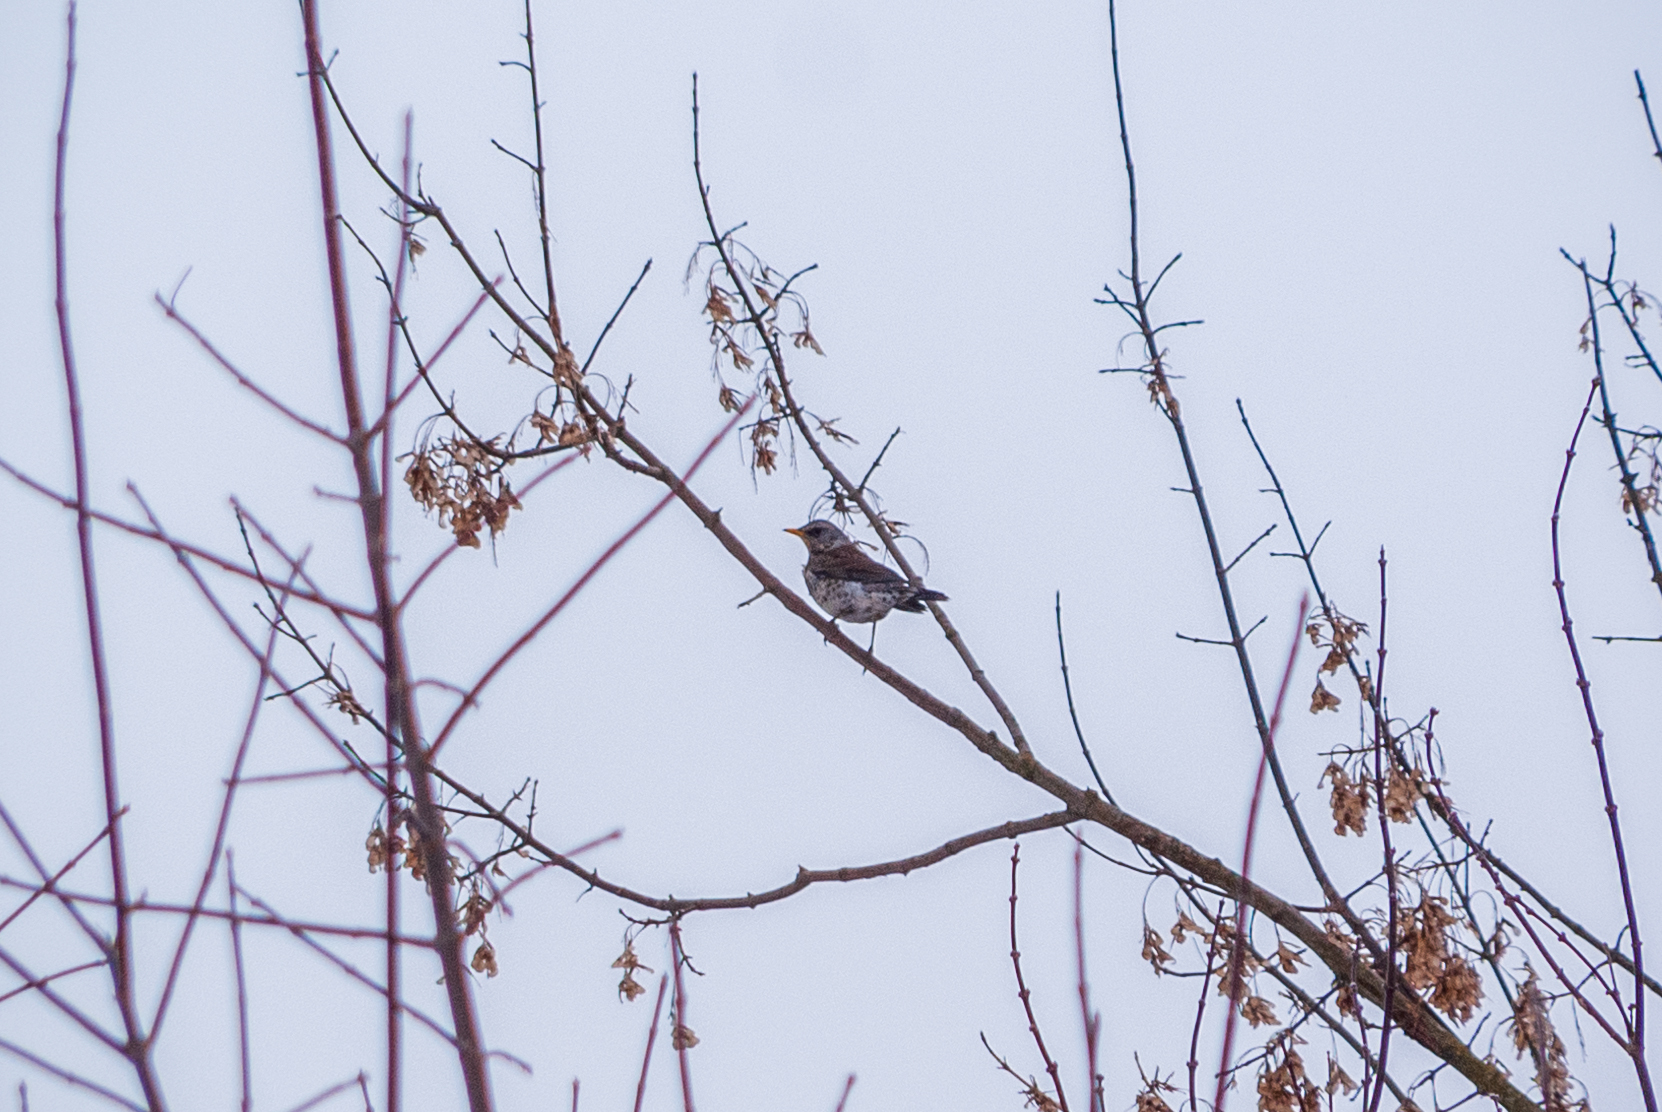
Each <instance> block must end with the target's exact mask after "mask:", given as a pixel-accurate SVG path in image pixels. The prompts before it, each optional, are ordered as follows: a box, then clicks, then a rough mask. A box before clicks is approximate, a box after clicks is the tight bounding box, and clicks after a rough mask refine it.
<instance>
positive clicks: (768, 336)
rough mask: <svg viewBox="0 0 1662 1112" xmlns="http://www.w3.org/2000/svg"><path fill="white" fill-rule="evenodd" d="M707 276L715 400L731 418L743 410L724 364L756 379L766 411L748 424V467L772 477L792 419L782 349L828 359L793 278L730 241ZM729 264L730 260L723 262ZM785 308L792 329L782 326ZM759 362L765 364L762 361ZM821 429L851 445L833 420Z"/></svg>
mask: <svg viewBox="0 0 1662 1112" xmlns="http://www.w3.org/2000/svg"><path fill="white" fill-rule="evenodd" d="M710 247H711V245H710V244H705V245H703V246H702V247H701V248H700V249H699V251H698V252H697V253H695V254H694V255H693V258H692V260H691V262H690V263H689V264H688V275H689V277H690V276H691V274H692V273H693V272H694V271H696V269H697V268H698V265H699V262H700V260H701V258H705V257H707V256H705V255H704V252H705V251H707V250H709V249H710ZM713 254H714V256H715V257H714V258H713V259H712V260H711V261H710V264H709V267H708V269H707V270H706V271H705V274H704V294H705V297H704V308H703V314H704V316H705V317H706V318H707V319H708V320H709V322H710V346H711V348H712V354H711V371H712V373H713V374H714V375H715V378H716V383H717V394H716V400H717V402H718V403H719V404H720V405H721V408H722V409H723V410H724V411H726V412H728V413H734V412H737V411H738V410H739V408H740V407H741V406H742V405H743V402H742V401H741V400H740V394H739V392H738V391H736V390H734V389H733V388H732V387H731V386H729V385H728V384H727V383H726V381H725V380H724V379H723V377H722V367H723V364H728V365H730V366H731V367H732V369H733V370H734V371H737V372H741V373H743V374H747V375H753V376H754V377H755V392H756V394H757V395H758V396H759V397H760V398H761V399H762V402H763V405H762V411H761V414H760V415H759V416H758V417H757V419H756V422H755V423H754V424H752V425H751V426H749V431H750V464H751V468H752V469H753V470H756V471H761V472H762V473H763V474H772V473H773V472H774V471H775V470H777V468H778V466H779V448H778V440H779V434H780V432H781V431H783V428H784V426H785V424H786V422H787V421H788V420H789V419H790V417H791V416H792V414H791V411H790V404H789V402H788V400H787V399H786V397H785V394H784V388H783V375H784V368H783V367H782V366H780V365H779V360H778V359H777V358H776V357H775V356H776V355H782V354H783V344H784V342H785V340H786V339H789V340H790V342H791V346H792V347H794V348H797V349H800V350H807V351H812V352H814V353H816V354H818V355H824V354H825V349H824V348H822V347H821V346H820V343H819V340H817V339H816V338H815V337H814V333H813V329H812V327H811V325H810V323H809V318H808V303H807V301H806V300H805V299H804V298H803V297H802V295H801V294H800V293H798V292H796V291H795V290H793V289H791V288H790V284H791V279H790V278H786V277H784V276H783V275H781V274H779V273H778V272H777V271H775V270H774V269H773V268H771V267H769V266H768V265H767V264H766V263H764V262H762V261H761V259H759V258H757V257H756V256H755V254H754V253H753V252H751V251H750V250H749V249H748V248H746V247H745V246H743V245H742V244H740V243H739V242H738V241H736V240H734V239H731V238H728V239H726V240H724V241H723V242H722V244H721V246H720V248H719V249H718V250H716V251H714V252H713ZM724 260H725V261H724ZM728 262H731V263H732V264H733V268H734V269H735V270H739V271H741V272H742V273H743V275H744V278H743V285H742V286H740V285H735V284H734V276H733V273H732V272H731V271H730V270H729V269H728V265H727V264H728ZM786 310H788V311H789V312H790V314H791V316H792V318H794V321H793V323H794V325H795V327H794V329H793V328H792V327H791V326H790V325H787V324H785V323H784V320H783V318H782V314H783V312H784V311H786ZM758 360H760V363H758ZM820 431H821V432H822V433H824V434H825V435H827V436H829V437H830V438H831V439H833V440H843V439H851V438H849V437H848V436H847V434H846V433H843V432H842V431H841V430H839V429H837V428H835V419H833V420H832V421H824V420H821V421H820Z"/></svg>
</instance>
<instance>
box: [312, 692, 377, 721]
mask: <svg viewBox="0 0 1662 1112" xmlns="http://www.w3.org/2000/svg"><path fill="white" fill-rule="evenodd" d="M323 705H324V706H326V707H332V708H334V709H335V710H338V711H340V712H341V713H342V714H344V715H346V716H347V717H348V718H350V719H352V725H354V726H356V725H357V724H358V722H359V720H360V719H364V718H368V717H369V711H367V710H365V709H364V705H363V704H362V703H360V702H358V697H357V696H356V695H354V694H352V689H351V688H350V687H347V686H345V685H344V684H339V683H337V684H336V685H335V689H334V691H332V692H331V693H330V695H329V697H328V698H327V699H325V700H324V701H323Z"/></svg>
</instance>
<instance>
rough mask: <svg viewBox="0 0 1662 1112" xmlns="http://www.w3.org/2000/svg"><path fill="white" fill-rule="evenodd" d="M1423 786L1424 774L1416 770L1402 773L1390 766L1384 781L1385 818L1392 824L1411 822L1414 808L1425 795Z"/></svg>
mask: <svg viewBox="0 0 1662 1112" xmlns="http://www.w3.org/2000/svg"><path fill="white" fill-rule="evenodd" d="M1424 784H1425V774H1424V773H1422V772H1421V771H1420V770H1419V769H1418V768H1411V769H1409V770H1408V771H1407V772H1406V773H1404V772H1403V771H1402V770H1401V769H1399V768H1397V767H1396V766H1395V765H1392V766H1391V773H1390V775H1389V776H1388V777H1386V779H1385V817H1386V818H1388V819H1390V820H1391V821H1392V822H1410V821H1412V820H1413V818H1414V808H1415V807H1416V806H1417V805H1418V804H1419V802H1420V799H1421V797H1422V796H1424V794H1425V790H1424Z"/></svg>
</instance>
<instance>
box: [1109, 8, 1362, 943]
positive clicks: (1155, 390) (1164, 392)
mask: <svg viewBox="0 0 1662 1112" xmlns="http://www.w3.org/2000/svg"><path fill="white" fill-rule="evenodd" d="M1108 35H1109V40H1108V41H1109V58H1110V62H1111V68H1112V70H1113V76H1114V108H1115V113H1116V115H1117V117H1118V121H1119V138H1120V149H1121V151H1123V152H1124V155H1125V178H1126V188H1127V205H1128V211H1129V213H1130V219H1131V231H1130V254H1131V273H1130V274H1129V275H1127V276H1126V277H1127V280H1128V281H1129V282H1130V287H1131V295H1130V300H1129V301H1127V300H1125V299H1123V298H1121V297H1120V296H1119V295H1118V294H1116V293H1113V292H1112V290H1109V291H1108V292H1109V293H1110V297H1111V299H1112V303H1113V304H1116V305H1118V306H1119V307H1120V308H1122V309H1123V310H1124V311H1125V312H1126V313H1127V314H1128V315H1129V316H1130V317H1131V318H1132V320H1133V321H1134V322H1135V323H1136V326H1137V330H1138V332H1139V334H1140V335H1141V337H1142V341H1143V347H1144V353H1143V354H1144V358H1145V361H1146V367H1147V374H1148V376H1149V380H1150V382H1149V385H1150V391H1151V393H1152V395H1153V396H1154V397H1155V398H1156V400H1157V401H1158V402H1159V405H1160V409H1161V412H1162V413H1163V414H1164V415H1165V417H1166V420H1167V422H1168V423H1169V424H1170V425H1171V428H1172V432H1173V434H1174V435H1175V436H1176V438H1177V445H1178V449H1179V451H1180V453H1181V454H1182V457H1183V469H1184V473H1185V475H1186V476H1187V478H1188V482H1189V486H1188V492H1189V494H1190V495H1191V496H1192V497H1193V498H1194V500H1195V510H1196V512H1197V514H1198V515H1199V517H1200V523H1201V529H1202V532H1204V533H1205V535H1206V546H1207V550H1208V552H1209V554H1210V556H1211V560H1212V571H1213V577H1214V578H1215V579H1216V581H1217V587H1218V597H1219V600H1220V601H1221V602H1222V604H1223V611H1224V618H1225V620H1226V621H1227V622H1228V625H1229V636H1230V644H1231V645H1232V646H1233V648H1234V650H1235V656H1236V661H1237V663H1238V664H1239V666H1240V671H1241V680H1242V683H1243V685H1244V686H1245V688H1246V694H1247V701H1248V703H1249V704H1250V705H1251V708H1252V717H1253V724H1254V726H1255V727H1256V728H1257V731H1258V737H1259V741H1260V743H1261V744H1263V745H1264V746H1265V748H1266V750H1267V751H1270V758H1269V769H1270V774H1271V776H1272V778H1273V779H1274V781H1275V788H1276V793H1277V795H1278V796H1279V798H1280V801H1281V809H1282V811H1283V812H1284V813H1285V814H1286V816H1287V821H1288V823H1289V824H1290V825H1291V827H1292V830H1293V835H1294V837H1295V838H1296V839H1297V840H1298V844H1299V849H1300V851H1301V852H1302V853H1303V855H1304V859H1305V862H1306V864H1307V865H1308V866H1309V869H1310V873H1311V875H1312V877H1313V878H1314V879H1315V881H1316V883H1317V885H1318V886H1319V887H1320V888H1321V891H1322V895H1323V897H1324V898H1325V899H1326V900H1327V902H1328V903H1329V904H1330V905H1331V906H1332V908H1333V910H1334V912H1335V913H1336V914H1338V915H1340V916H1342V917H1343V918H1344V919H1345V921H1346V923H1347V924H1348V925H1349V926H1350V929H1351V930H1352V932H1353V933H1355V934H1356V935H1357V937H1358V938H1360V939H1362V940H1363V941H1364V943H1365V944H1366V945H1368V946H1369V947H1370V949H1371V950H1374V951H1376V952H1377V950H1378V945H1377V943H1375V942H1374V941H1373V939H1372V936H1371V935H1370V934H1369V932H1368V929H1367V924H1366V923H1365V922H1364V921H1363V920H1362V918H1361V917H1360V916H1359V915H1357V914H1356V912H1355V911H1354V910H1353V909H1352V908H1351V907H1350V906H1349V905H1348V904H1346V903H1345V902H1344V899H1343V898H1342V897H1341V896H1340V894H1339V890H1338V888H1337V887H1336V886H1335V885H1334V884H1333V881H1332V879H1331V878H1330V877H1329V876H1328V874H1327V867H1326V866H1325V865H1324V864H1323V863H1322V859H1321V855H1320V854H1319V853H1317V851H1316V846H1315V843H1314V842H1313V841H1312V840H1311V838H1310V834H1309V831H1308V830H1307V829H1306V828H1305V825H1304V820H1303V818H1302V817H1301V816H1300V814H1299V810H1298V805H1297V802H1296V801H1295V799H1294V797H1293V793H1292V789H1291V788H1290V787H1289V786H1288V784H1287V778H1286V775H1285V774H1284V773H1283V772H1282V769H1281V760H1280V758H1279V757H1278V756H1277V755H1275V753H1274V752H1273V750H1271V749H1270V746H1269V718H1268V715H1266V714H1265V712H1264V705H1263V700H1262V697H1261V696H1260V693H1259V690H1258V681H1257V679H1256V677H1255V676H1254V674H1253V668H1252V658H1251V656H1250V655H1249V654H1248V652H1247V645H1246V636H1245V634H1243V633H1242V632H1241V624H1240V620H1239V619H1238V618H1237V616H1236V611H1235V595H1234V591H1233V590H1232V588H1231V587H1230V584H1229V573H1228V571H1227V570H1226V569H1225V568H1224V563H1223V555H1222V549H1221V547H1220V545H1219V542H1218V536H1217V530H1216V528H1215V527H1214V524H1213V521H1212V512H1211V509H1210V508H1209V506H1208V504H1207V501H1206V494H1205V488H1204V487H1202V486H1201V482H1200V470H1199V466H1198V464H1197V463H1196V462H1195V456H1194V451H1193V449H1192V448H1191V447H1190V444H1189V433H1188V428H1187V427H1186V426H1185V424H1184V422H1183V417H1182V410H1181V408H1180V407H1179V405H1178V402H1177V397H1176V395H1175V394H1174V393H1173V392H1172V390H1171V384H1170V377H1169V375H1168V373H1167V370H1166V365H1165V353H1164V351H1163V349H1162V348H1161V347H1160V344H1159V340H1158V338H1157V336H1156V335H1155V326H1154V322H1153V318H1152V315H1151V310H1150V308H1149V301H1148V298H1149V294H1148V291H1146V290H1145V289H1144V288H1143V284H1142V278H1141V274H1142V270H1141V267H1142V259H1141V253H1140V248H1139V245H1138V238H1137V237H1138V224H1137V221H1138V209H1137V171H1136V166H1135V164H1134V163H1133V161H1132V157H1131V134H1130V131H1129V129H1128V128H1127V126H1126V121H1125V86H1124V83H1123V81H1122V80H1121V78H1120V68H1119V65H1120V63H1119V29H1118V19H1117V11H1116V5H1115V3H1114V0H1109V4H1108Z"/></svg>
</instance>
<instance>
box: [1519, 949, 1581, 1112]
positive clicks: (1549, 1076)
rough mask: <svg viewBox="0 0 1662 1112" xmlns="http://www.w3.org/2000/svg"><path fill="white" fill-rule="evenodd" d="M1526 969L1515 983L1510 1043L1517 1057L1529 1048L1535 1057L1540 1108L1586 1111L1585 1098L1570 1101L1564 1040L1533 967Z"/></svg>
mask: <svg viewBox="0 0 1662 1112" xmlns="http://www.w3.org/2000/svg"><path fill="white" fill-rule="evenodd" d="M1525 968H1526V969H1528V976H1527V977H1525V979H1524V983H1523V984H1522V985H1520V986H1518V996H1517V1000H1516V1002H1515V1003H1514V1005H1513V1009H1512V1045H1513V1047H1515V1048H1516V1049H1517V1051H1518V1056H1519V1057H1520V1058H1521V1057H1522V1056H1523V1054H1524V1052H1525V1051H1528V1052H1529V1054H1530V1056H1531V1057H1532V1058H1534V1059H1535V1083H1536V1084H1537V1085H1539V1086H1540V1088H1541V1107H1542V1108H1543V1109H1545V1110H1546V1112H1570V1110H1571V1109H1582V1110H1585V1109H1586V1108H1587V1102H1586V1101H1585V1100H1582V1101H1575V1102H1572V1101H1571V1100H1570V1066H1569V1062H1568V1060H1567V1059H1566V1057H1565V1052H1564V1040H1563V1039H1561V1038H1559V1037H1558V1031H1557V1029H1556V1028H1554V1027H1553V1025H1552V1013H1551V1007H1552V1001H1551V1000H1549V999H1548V997H1547V994H1546V993H1544V992H1542V991H1541V985H1540V982H1539V981H1538V980H1537V979H1536V976H1535V970H1534V969H1532V968H1529V967H1527V966H1526V967H1525Z"/></svg>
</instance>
